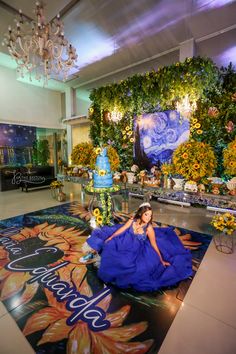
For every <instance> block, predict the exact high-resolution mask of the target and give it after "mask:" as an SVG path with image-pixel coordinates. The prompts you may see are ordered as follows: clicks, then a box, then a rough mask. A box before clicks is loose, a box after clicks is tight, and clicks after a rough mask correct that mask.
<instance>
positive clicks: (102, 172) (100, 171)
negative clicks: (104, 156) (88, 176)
mask: <svg viewBox="0 0 236 354" xmlns="http://www.w3.org/2000/svg"><path fill="white" fill-rule="evenodd" d="M98 174H99V176H105V174H106V171H105V170H99V171H98Z"/></svg>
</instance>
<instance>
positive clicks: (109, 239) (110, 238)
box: [105, 236, 113, 243]
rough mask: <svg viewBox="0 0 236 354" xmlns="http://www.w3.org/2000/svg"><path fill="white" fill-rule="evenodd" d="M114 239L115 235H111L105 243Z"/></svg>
mask: <svg viewBox="0 0 236 354" xmlns="http://www.w3.org/2000/svg"><path fill="white" fill-rule="evenodd" d="M112 239H113V236H110V237H108V238H107V239H106V241H105V243H107V242H108V241H111V240H112Z"/></svg>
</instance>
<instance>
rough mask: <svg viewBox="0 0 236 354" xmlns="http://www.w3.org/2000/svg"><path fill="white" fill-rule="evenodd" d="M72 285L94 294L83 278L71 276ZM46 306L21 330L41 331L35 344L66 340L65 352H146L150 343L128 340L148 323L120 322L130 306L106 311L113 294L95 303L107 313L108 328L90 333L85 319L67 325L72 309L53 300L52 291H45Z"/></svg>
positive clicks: (85, 292) (140, 331)
mask: <svg viewBox="0 0 236 354" xmlns="http://www.w3.org/2000/svg"><path fill="white" fill-rule="evenodd" d="M74 284H75V286H76V287H77V290H78V291H79V293H80V294H82V295H85V296H87V297H92V296H93V293H92V290H91V288H90V286H89V285H88V283H87V281H86V280H84V281H83V282H82V283H81V282H80V283H78V281H76V279H74ZM45 294H46V296H47V300H48V304H49V306H48V307H46V308H43V309H41V310H39V311H38V312H37V313H35V314H33V315H32V316H31V317H30V318H29V319H28V320H27V322H26V324H25V327H24V330H23V333H24V335H25V336H28V335H31V334H32V333H35V332H39V331H40V332H41V331H43V330H44V332H43V334H42V336H41V339H40V340H39V342H38V343H37V344H38V345H42V344H44V343H48V342H58V341H61V340H64V339H65V338H66V339H67V353H72V352H73V353H95V352H96V353H99V354H101V353H107V354H116V353H117V354H118V353H137V354H142V353H147V352H148V350H149V349H150V347H151V346H152V344H153V340H152V339H149V340H146V341H144V342H137V341H135V342H131V341H130V340H132V339H133V338H135V337H137V336H138V335H140V334H141V333H143V332H144V331H145V330H146V329H147V322H139V323H134V324H127V325H125V326H123V322H124V320H125V319H126V317H127V316H128V314H129V312H130V305H126V306H123V307H122V308H120V309H119V310H117V311H116V312H113V313H107V310H108V308H109V306H110V303H111V300H112V297H111V294H109V295H108V296H107V297H105V298H104V299H103V300H102V301H100V302H99V303H98V304H97V306H99V307H100V308H102V309H103V310H104V311H105V312H106V313H107V315H106V320H108V321H109V322H110V324H111V326H110V328H108V329H106V330H103V331H100V332H93V331H91V330H90V329H89V327H88V325H87V324H86V323H85V322H82V321H78V322H77V323H76V324H74V325H73V326H68V325H67V324H66V320H67V318H68V317H69V316H70V315H71V312H70V311H68V310H67V309H66V306H65V303H59V302H57V301H56V299H55V297H54V296H53V294H52V293H51V292H50V291H48V290H47V289H46V290H45Z"/></svg>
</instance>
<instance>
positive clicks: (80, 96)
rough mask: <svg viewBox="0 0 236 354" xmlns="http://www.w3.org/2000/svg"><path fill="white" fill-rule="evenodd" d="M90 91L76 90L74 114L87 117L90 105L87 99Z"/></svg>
mask: <svg viewBox="0 0 236 354" xmlns="http://www.w3.org/2000/svg"><path fill="white" fill-rule="evenodd" d="M89 95H90V91H88V90H85V89H79V88H78V89H77V90H76V114H77V115H79V116H86V117H88V109H89V107H90V105H91V101H90V99H89Z"/></svg>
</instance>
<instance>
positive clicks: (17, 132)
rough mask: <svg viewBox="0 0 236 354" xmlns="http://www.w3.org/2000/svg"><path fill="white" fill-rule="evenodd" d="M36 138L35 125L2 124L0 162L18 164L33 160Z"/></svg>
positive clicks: (0, 130) (0, 131)
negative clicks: (32, 154)
mask: <svg viewBox="0 0 236 354" xmlns="http://www.w3.org/2000/svg"><path fill="white" fill-rule="evenodd" d="M35 140H36V128H35V127H28V126H24V125H14V124H0V164H3V165H4V164H5V165H15V166H18V165H24V164H26V163H28V162H31V153H32V152H31V150H32V147H33V143H34V141H35Z"/></svg>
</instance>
